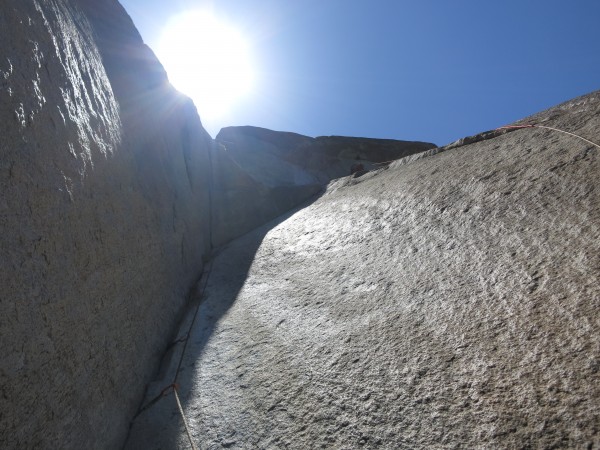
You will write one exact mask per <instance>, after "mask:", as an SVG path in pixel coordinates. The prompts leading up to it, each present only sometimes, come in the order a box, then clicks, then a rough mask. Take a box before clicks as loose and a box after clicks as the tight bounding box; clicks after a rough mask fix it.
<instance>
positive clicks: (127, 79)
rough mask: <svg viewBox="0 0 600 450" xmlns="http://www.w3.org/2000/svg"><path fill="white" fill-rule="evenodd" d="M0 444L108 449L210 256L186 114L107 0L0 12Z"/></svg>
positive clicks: (206, 165) (206, 173)
mask: <svg viewBox="0 0 600 450" xmlns="http://www.w3.org/2000/svg"><path fill="white" fill-rule="evenodd" d="M0 42H1V45H2V53H1V55H0V155H1V158H0V191H1V196H0V227H1V229H2V233H0V248H1V249H2V258H1V259H0V286H1V292H0V339H1V357H0V405H1V406H0V442H2V444H1V446H2V448H7V449H12V448H118V447H119V446H120V445H122V443H123V441H124V439H125V436H126V435H127V430H128V422H129V420H130V418H131V417H132V416H133V414H134V413H135V411H136V409H137V407H138V405H139V402H140V400H141V398H142V396H143V392H144V387H145V384H146V383H147V381H148V378H149V377H151V376H152V373H153V371H154V370H155V367H156V365H157V362H158V361H159V359H160V357H161V355H162V353H163V351H164V348H165V345H166V343H167V340H168V339H169V338H170V336H171V333H172V328H173V327H174V326H175V324H176V323H177V320H178V319H179V315H180V314H181V313H180V311H181V307H182V305H183V304H184V303H185V300H186V295H187V293H188V290H189V289H190V287H191V286H192V285H193V283H194V281H195V280H196V278H197V276H198V274H199V273H200V272H201V270H202V265H203V263H202V259H203V257H204V256H206V255H207V253H208V251H209V239H210V236H209V220H208V217H209V203H208V202H209V197H208V186H209V181H210V162H209V148H210V145H211V139H210V137H209V136H208V135H207V134H206V132H205V131H204V130H203V128H202V126H201V124H200V121H199V118H198V115H197V113H196V110H195V107H194V106H193V104H191V102H190V101H189V100H188V99H187V98H185V97H183V96H181V95H179V94H178V93H177V92H175V91H174V90H173V89H172V88H171V87H170V86H169V85H168V83H167V79H166V75H165V73H164V71H163V70H162V67H161V66H160V64H159V63H158V61H157V60H156V58H154V56H153V54H152V52H151V51H150V50H149V49H148V48H147V47H146V46H145V45H144V44H143V43H142V40H141V38H140V36H139V34H138V33H137V31H136V30H135V28H134V26H133V24H132V22H131V20H130V19H129V17H128V16H127V14H126V13H125V11H124V10H123V9H122V7H121V6H120V5H119V4H118V2H117V1H114V0H101V1H100V0H94V1H91V0H85V1H84V0H81V1H67V0H60V1H51V0H36V1H22V0H5V1H4V2H3V3H2V7H1V8H0Z"/></svg>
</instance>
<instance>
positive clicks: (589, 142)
mask: <svg viewBox="0 0 600 450" xmlns="http://www.w3.org/2000/svg"><path fill="white" fill-rule="evenodd" d="M519 128H545V129H547V130H552V131H558V132H559V133H564V134H568V135H569V136H573V137H576V138H578V139H581V140H582V141H585V142H587V143H588V144H592V145H594V146H596V147H598V148H600V145H599V144H596V143H595V142H592V141H590V140H589V139H586V138H584V137H583V136H579V135H578V134H575V133H570V132H569V131H565V130H561V129H559V128H553V127H547V126H545V125H506V126H504V127H499V128H496V129H497V130H510V129H513V130H514V129H519Z"/></svg>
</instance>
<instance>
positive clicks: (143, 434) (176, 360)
mask: <svg viewBox="0 0 600 450" xmlns="http://www.w3.org/2000/svg"><path fill="white" fill-rule="evenodd" d="M322 194H323V192H321V193H319V194H318V195H316V196H314V197H313V198H311V199H310V200H308V201H306V202H305V203H303V204H302V205H300V206H299V207H297V208H295V209H293V210H291V211H289V212H288V213H286V214H284V215H281V216H279V217H277V218H276V219H273V220H272V221H270V222H268V223H266V224H264V225H263V226H261V227H259V228H257V229H255V230H253V231H251V232H249V233H247V234H245V235H243V236H241V237H239V238H237V239H235V240H234V241H232V242H230V243H228V244H226V245H224V246H222V247H219V248H217V249H215V251H214V252H213V254H212V258H211V260H210V262H209V263H208V264H207V265H206V269H205V272H204V273H203V275H202V277H201V279H200V281H199V282H198V283H197V285H196V287H195V288H194V290H193V292H192V293H191V295H190V297H191V298H190V302H189V306H188V310H187V311H186V313H185V314H184V318H183V320H182V322H181V324H180V326H179V330H178V332H177V335H176V337H175V339H174V341H173V343H172V344H171V345H170V346H169V348H168V350H167V353H166V354H165V356H164V358H163V361H162V363H161V367H160V370H159V373H158V375H157V378H156V380H155V381H154V382H152V383H150V385H148V388H147V391H146V396H145V399H144V401H143V403H142V406H141V408H140V411H139V412H138V414H137V415H136V417H135V418H134V419H133V421H132V423H131V428H130V433H129V436H128V439H127V442H126V443H125V446H124V449H128V450H132V449H177V448H187V447H189V441H187V442H185V441H182V442H179V441H180V440H181V439H182V436H186V434H185V431H184V424H183V420H182V418H181V414H180V413H179V410H178V407H177V403H176V400H175V396H174V395H173V386H177V389H178V393H179V397H180V399H181V402H182V405H183V409H184V411H186V410H188V409H189V408H190V406H192V408H193V405H190V401H191V400H192V399H193V398H194V396H195V395H197V394H195V388H196V382H195V378H196V373H197V371H198V369H199V366H198V364H199V363H198V361H199V360H200V358H201V356H202V354H203V352H204V350H205V348H206V347H207V346H209V345H210V342H211V337H212V336H213V334H214V333H215V330H216V329H217V328H218V325H219V322H220V320H221V318H223V317H224V316H225V315H226V314H227V312H228V310H229V309H230V307H231V306H232V305H233V304H234V303H235V301H236V298H237V296H238V294H239V292H240V291H241V290H242V288H243V287H244V283H245V281H246V279H247V278H248V274H249V273H250V270H251V268H252V263H253V261H254V257H255V255H256V252H257V250H258V249H259V247H260V246H261V244H262V242H263V239H264V238H265V236H266V235H267V234H268V233H269V231H270V230H272V229H273V228H275V227H277V226H278V225H279V224H280V223H282V222H284V221H286V220H287V219H288V218H290V217H291V216H293V215H294V214H296V213H297V212H298V211H300V210H301V209H303V208H306V207H307V206H309V205H310V204H312V203H314V202H315V201H316V200H318V199H319V198H320V197H321V195H322ZM188 332H189V337H188ZM215 413H216V414H218V411H215ZM188 423H189V418H188ZM189 425H190V427H191V428H192V429H193V428H194V426H193V424H192V423H190V424H189ZM192 433H193V432H192Z"/></svg>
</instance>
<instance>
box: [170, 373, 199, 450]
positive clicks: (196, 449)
mask: <svg viewBox="0 0 600 450" xmlns="http://www.w3.org/2000/svg"><path fill="white" fill-rule="evenodd" d="M173 393H174V394H175V400H176V401H177V407H178V408H179V414H181V419H182V420H183V426H184V427H185V432H186V434H187V437H188V439H189V440H190V444H191V446H192V450H198V447H196V444H194V440H193V439H192V433H191V432H190V427H189V425H188V422H187V419H186V417H185V413H184V412H183V407H182V406H181V401H180V400H179V394H178V393H177V385H176V384H174V385H173Z"/></svg>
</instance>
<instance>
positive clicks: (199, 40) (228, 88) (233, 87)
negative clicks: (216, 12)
mask: <svg viewBox="0 0 600 450" xmlns="http://www.w3.org/2000/svg"><path fill="white" fill-rule="evenodd" d="M157 54H158V57H159V59H160V60H161V61H162V63H163V65H164V66H165V69H166V71H167V73H168V76H169V80H170V81H171V83H172V84H173V85H174V86H175V87H176V88H177V89H178V90H179V91H181V92H183V93H184V94H186V95H188V96H190V97H191V98H192V99H193V100H194V103H195V104H196V107H197V108H198V111H199V112H200V116H201V117H202V118H205V119H216V118H219V117H222V116H224V115H225V114H227V113H228V112H229V111H230V110H231V108H232V107H233V106H234V105H235V103H236V102H237V101H238V100H240V99H241V98H242V97H243V96H245V95H247V94H248V93H250V91H251V89H252V87H253V84H254V79H255V75H254V68H253V66H252V62H251V58H250V49H249V45H248V42H247V41H246V39H245V38H244V37H243V36H242V35H241V34H240V33H239V32H238V31H237V30H236V29H235V28H233V27H231V26H230V25H228V24H226V23H225V22H222V21H219V20H218V19H217V18H215V17H214V16H213V15H212V14H211V13H209V12H206V11H190V12H186V13H184V14H181V15H178V16H175V17H174V18H173V19H171V20H170V21H169V23H168V25H167V26H166V28H165V29H164V30H163V33H162V37H161V41H160V45H159V48H158V50H157Z"/></svg>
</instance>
